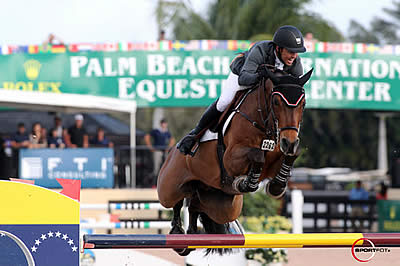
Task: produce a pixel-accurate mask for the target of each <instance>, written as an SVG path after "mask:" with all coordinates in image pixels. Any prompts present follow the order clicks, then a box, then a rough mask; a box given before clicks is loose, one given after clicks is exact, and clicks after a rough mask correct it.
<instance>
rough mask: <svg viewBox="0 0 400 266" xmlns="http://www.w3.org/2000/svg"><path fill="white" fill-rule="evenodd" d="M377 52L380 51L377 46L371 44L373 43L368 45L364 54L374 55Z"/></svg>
mask: <svg viewBox="0 0 400 266" xmlns="http://www.w3.org/2000/svg"><path fill="white" fill-rule="evenodd" d="M379 50H380V47H379V45H376V44H373V43H371V44H368V45H367V47H366V52H367V53H370V54H376V53H378V52H379Z"/></svg>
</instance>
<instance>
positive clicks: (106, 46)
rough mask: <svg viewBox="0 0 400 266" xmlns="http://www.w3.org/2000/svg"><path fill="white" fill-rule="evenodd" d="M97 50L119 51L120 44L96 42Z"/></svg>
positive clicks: (95, 47) (95, 48)
mask: <svg viewBox="0 0 400 266" xmlns="http://www.w3.org/2000/svg"><path fill="white" fill-rule="evenodd" d="M94 50H95V51H102V52H117V51H119V44H118V43H97V44H94Z"/></svg>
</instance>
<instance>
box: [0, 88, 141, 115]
mask: <svg viewBox="0 0 400 266" xmlns="http://www.w3.org/2000/svg"><path fill="white" fill-rule="evenodd" d="M0 106H7V107H15V108H24V109H31V110H41V111H44V110H49V111H54V112H63V113H75V112H124V113H135V112H136V102H135V101H128V100H121V99H114V98H109V97H101V96H92V95H82V94H70V93H62V94H59V93H41V92H34V91H20V90H5V89H0Z"/></svg>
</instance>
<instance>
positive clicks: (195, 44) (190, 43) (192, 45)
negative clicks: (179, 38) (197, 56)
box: [186, 40, 200, 51]
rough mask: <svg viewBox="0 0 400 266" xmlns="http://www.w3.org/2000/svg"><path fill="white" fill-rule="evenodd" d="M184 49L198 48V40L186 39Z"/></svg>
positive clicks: (192, 49) (193, 49)
mask: <svg viewBox="0 0 400 266" xmlns="http://www.w3.org/2000/svg"><path fill="white" fill-rule="evenodd" d="M186 50H187V51H195V50H200V41H198V40H191V41H188V43H187V44H186Z"/></svg>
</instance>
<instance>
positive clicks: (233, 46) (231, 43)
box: [228, 40, 237, 51]
mask: <svg viewBox="0 0 400 266" xmlns="http://www.w3.org/2000/svg"><path fill="white" fill-rule="evenodd" d="M228 50H230V51H236V50H237V41H236V40H228Z"/></svg>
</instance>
